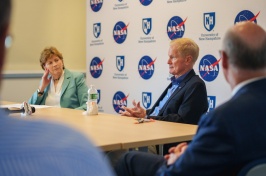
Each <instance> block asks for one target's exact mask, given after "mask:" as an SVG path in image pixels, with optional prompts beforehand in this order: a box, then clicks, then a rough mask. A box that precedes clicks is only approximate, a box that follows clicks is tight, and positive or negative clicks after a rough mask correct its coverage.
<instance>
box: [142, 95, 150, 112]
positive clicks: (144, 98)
mask: <svg viewBox="0 0 266 176" xmlns="http://www.w3.org/2000/svg"><path fill="white" fill-rule="evenodd" d="M151 98H152V94H151V92H142V104H143V106H144V107H145V108H146V109H148V108H149V107H150V106H151Z"/></svg>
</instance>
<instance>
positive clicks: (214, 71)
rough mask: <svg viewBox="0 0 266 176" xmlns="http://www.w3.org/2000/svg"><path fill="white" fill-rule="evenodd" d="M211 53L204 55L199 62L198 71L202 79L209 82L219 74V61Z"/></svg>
mask: <svg viewBox="0 0 266 176" xmlns="http://www.w3.org/2000/svg"><path fill="white" fill-rule="evenodd" d="M220 60H221V59H219V60H218V61H217V59H216V58H215V57H214V56H213V55H205V56H204V57H203V58H202V59H201V61H200V63H199V72H200V76H201V78H202V79H204V80H205V81H208V82H211V81H213V80H215V79H216V77H217V76H218V74H219V62H220Z"/></svg>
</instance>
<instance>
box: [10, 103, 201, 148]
mask: <svg viewBox="0 0 266 176" xmlns="http://www.w3.org/2000/svg"><path fill="white" fill-rule="evenodd" d="M83 112H84V111H82V110H74V109H68V108H56V107H49V108H41V109H36V112H35V113H33V114H32V115H31V116H28V117H25V119H32V120H34V119H42V120H49V121H53V122H57V123H60V124H66V125H68V126H70V127H72V128H74V129H76V130H78V131H80V132H81V133H83V134H84V135H85V136H86V137H88V138H89V139H90V140H92V141H93V142H94V143H95V144H96V145H97V146H99V147H101V148H102V149H103V150H105V151H108V150H115V149H128V148H134V147H141V146H147V145H157V144H165V143H172V142H181V141H187V140H191V139H192V138H193V136H194V134H195V132H196V129H197V126H196V125H188V124H181V123H172V122H164V121H155V122H146V123H141V124H135V122H136V120H135V119H134V118H131V117H124V116H120V115H113V114H105V113H99V114H98V115H95V116H86V115H83V114H82V113H83ZM12 116H15V117H20V114H16V115H12Z"/></svg>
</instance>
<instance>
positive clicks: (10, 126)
mask: <svg viewBox="0 0 266 176" xmlns="http://www.w3.org/2000/svg"><path fill="white" fill-rule="evenodd" d="M0 175H1V176H5V175H8V176H13V175H14V176H20V175H27V176H30V175H37V176H42V175H47V176H48V175H49V176H53V175H56V176H60V175H64V176H67V175H78V176H82V175H93V176H96V175H99V176H103V175H104V176H109V175H110V176H111V175H114V173H113V170H112V169H111V167H110V166H109V163H107V161H106V160H105V159H104V156H103V154H102V153H101V151H99V150H98V148H96V147H94V145H93V144H92V143H91V142H90V141H88V140H87V138H85V137H84V136H82V135H81V134H79V133H77V132H75V131H74V130H71V129H69V128H66V127H64V126H62V125H57V124H52V123H48V122H42V121H38V120H35V121H28V120H21V119H16V118H11V117H7V116H6V114H5V113H3V112H2V111H0Z"/></svg>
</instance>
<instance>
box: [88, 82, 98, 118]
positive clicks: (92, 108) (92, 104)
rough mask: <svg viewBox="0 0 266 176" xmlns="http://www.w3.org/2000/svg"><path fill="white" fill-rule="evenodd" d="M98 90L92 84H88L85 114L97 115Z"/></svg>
mask: <svg viewBox="0 0 266 176" xmlns="http://www.w3.org/2000/svg"><path fill="white" fill-rule="evenodd" d="M97 100H98V92H97V89H96V88H95V86H94V85H90V88H89V90H88V102H87V114H88V115H97V114H98V105H97Z"/></svg>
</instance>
